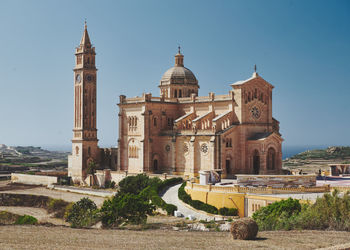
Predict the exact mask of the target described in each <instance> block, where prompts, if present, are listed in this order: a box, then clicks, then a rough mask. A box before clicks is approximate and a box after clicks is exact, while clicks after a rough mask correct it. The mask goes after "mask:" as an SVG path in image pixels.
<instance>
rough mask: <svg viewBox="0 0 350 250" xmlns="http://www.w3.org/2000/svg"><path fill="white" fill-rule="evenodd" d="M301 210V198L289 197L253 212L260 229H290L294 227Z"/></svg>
mask: <svg viewBox="0 0 350 250" xmlns="http://www.w3.org/2000/svg"><path fill="white" fill-rule="evenodd" d="M300 211H301V205H300V203H299V200H296V199H292V198H288V199H287V200H282V201H277V202H274V203H272V204H270V205H268V206H266V207H262V208H260V209H259V210H258V211H256V212H255V213H254V214H253V219H254V220H255V221H256V223H257V224H258V226H259V229H260V230H279V229H287V230H288V229H291V228H292V227H293V223H294V222H293V221H295V217H296V216H297V215H299V213H300Z"/></svg>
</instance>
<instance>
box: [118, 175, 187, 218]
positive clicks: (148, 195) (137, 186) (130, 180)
mask: <svg viewBox="0 0 350 250" xmlns="http://www.w3.org/2000/svg"><path fill="white" fill-rule="evenodd" d="M182 181H183V180H182V178H181V177H179V178H171V179H167V180H164V181H161V180H160V179H159V178H149V177H148V176H147V175H144V174H139V175H136V176H129V177H126V178H125V179H123V180H122V181H121V182H119V187H120V193H133V194H136V195H138V194H140V195H141V196H143V197H144V198H145V199H148V200H151V201H152V204H153V205H155V206H157V207H159V208H162V209H164V210H165V211H166V212H167V214H168V215H173V214H174V211H176V210H177V207H176V206H174V205H171V204H167V203H166V202H165V201H164V200H163V199H162V198H161V197H160V196H159V194H160V193H161V192H163V191H164V190H165V189H166V188H168V187H170V186H172V185H175V184H178V183H181V182H182Z"/></svg>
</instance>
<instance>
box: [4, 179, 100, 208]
mask: <svg viewBox="0 0 350 250" xmlns="http://www.w3.org/2000/svg"><path fill="white" fill-rule="evenodd" d="M11 186H12V185H4V184H3V183H2V185H0V193H14V194H33V195H44V196H49V197H51V198H55V199H62V200H65V201H68V202H77V201H79V200H80V199H81V198H83V197H88V198H89V199H91V200H92V201H94V202H95V203H96V205H97V206H98V207H99V206H101V205H102V204H103V201H104V200H105V198H103V197H97V196H92V195H87V194H78V193H71V192H66V191H58V190H51V189H48V188H45V187H41V186H40V187H38V186H28V185H13V186H12V187H11Z"/></svg>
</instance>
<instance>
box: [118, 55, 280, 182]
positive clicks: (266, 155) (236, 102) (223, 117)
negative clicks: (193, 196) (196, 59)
mask: <svg viewBox="0 0 350 250" xmlns="http://www.w3.org/2000/svg"><path fill="white" fill-rule="evenodd" d="M231 87H232V90H230V91H229V93H228V94H226V95H215V94H214V93H209V94H208V96H198V89H199V85H198V81H197V79H196V77H195V76H194V74H193V73H192V72H191V71H190V70H189V69H187V68H185V67H184V56H183V55H182V54H181V52H180V50H179V52H178V54H177V55H175V66H174V67H172V68H170V69H169V70H168V71H167V72H165V74H164V75H163V77H162V79H161V81H160V85H159V88H160V97H153V96H152V95H151V94H143V95H142V96H141V97H134V98H126V97H125V96H124V95H121V96H120V100H119V101H120V102H119V104H118V106H119V141H118V148H119V156H118V159H119V162H118V169H119V170H125V171H128V172H130V173H143V172H151V173H163V172H166V173H172V174H181V175H189V176H196V175H198V171H200V170H219V171H222V174H223V177H227V176H233V175H234V174H278V173H280V171H281V166H282V151H281V144H282V141H283V139H282V138H281V135H280V133H279V122H278V121H277V120H275V119H274V118H273V117H272V89H273V86H272V85H271V84H270V83H268V82H267V81H265V80H264V79H263V78H262V77H261V76H259V75H258V73H257V72H254V73H253V75H252V77H251V78H249V79H247V80H245V81H239V82H236V83H233V84H231Z"/></svg>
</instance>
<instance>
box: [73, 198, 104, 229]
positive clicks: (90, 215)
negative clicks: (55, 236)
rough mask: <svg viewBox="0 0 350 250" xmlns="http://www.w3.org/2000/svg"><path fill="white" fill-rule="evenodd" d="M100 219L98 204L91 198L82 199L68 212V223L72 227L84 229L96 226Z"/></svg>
mask: <svg viewBox="0 0 350 250" xmlns="http://www.w3.org/2000/svg"><path fill="white" fill-rule="evenodd" d="M98 219H99V215H98V209H97V206H96V204H95V203H94V202H93V201H92V200H90V199H89V198H82V199H81V200H80V201H77V202H75V203H74V204H73V206H72V208H71V210H70V211H68V216H67V221H68V222H69V223H70V224H71V227H77V228H83V227H90V226H92V225H94V224H95V223H96V222H97V221H98Z"/></svg>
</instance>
